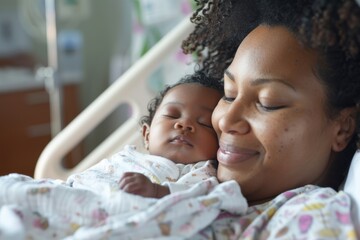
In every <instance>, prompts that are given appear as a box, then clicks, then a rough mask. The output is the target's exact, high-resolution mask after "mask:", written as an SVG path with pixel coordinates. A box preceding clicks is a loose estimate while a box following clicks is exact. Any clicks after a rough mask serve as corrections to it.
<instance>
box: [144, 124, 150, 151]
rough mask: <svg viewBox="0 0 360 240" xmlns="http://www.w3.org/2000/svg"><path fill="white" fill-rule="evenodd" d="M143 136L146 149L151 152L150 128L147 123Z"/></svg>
mask: <svg viewBox="0 0 360 240" xmlns="http://www.w3.org/2000/svg"><path fill="white" fill-rule="evenodd" d="M142 135H143V140H144V147H145V149H146V150H149V135H150V126H149V125H148V124H146V123H144V124H143V125H142Z"/></svg>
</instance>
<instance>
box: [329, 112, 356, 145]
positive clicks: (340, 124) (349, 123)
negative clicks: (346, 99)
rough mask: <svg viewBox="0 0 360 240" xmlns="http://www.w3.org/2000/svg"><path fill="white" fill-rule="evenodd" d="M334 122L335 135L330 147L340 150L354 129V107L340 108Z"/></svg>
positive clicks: (347, 141)
mask: <svg viewBox="0 0 360 240" xmlns="http://www.w3.org/2000/svg"><path fill="white" fill-rule="evenodd" d="M336 124H337V128H336V133H335V134H336V136H335V138H334V141H333V144H332V149H333V150H334V151H335V152H340V151H342V150H344V149H345V148H346V146H347V145H348V143H349V142H350V140H351V138H352V136H353V134H354V132H355V130H356V107H351V108H350V107H349V108H345V109H343V110H341V112H340V114H339V117H338V119H337V120H336Z"/></svg>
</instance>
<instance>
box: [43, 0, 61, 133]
mask: <svg viewBox="0 0 360 240" xmlns="http://www.w3.org/2000/svg"><path fill="white" fill-rule="evenodd" d="M45 18H46V42H47V53H48V67H42V68H40V69H39V70H38V74H39V77H40V78H42V79H44V82H45V87H46V90H47V91H48V93H49V98H50V120H51V136H52V137H55V136H56V134H58V133H59V132H60V131H61V128H62V88H61V83H60V82H59V78H58V77H57V70H58V53H57V34H56V12H55V0H45Z"/></svg>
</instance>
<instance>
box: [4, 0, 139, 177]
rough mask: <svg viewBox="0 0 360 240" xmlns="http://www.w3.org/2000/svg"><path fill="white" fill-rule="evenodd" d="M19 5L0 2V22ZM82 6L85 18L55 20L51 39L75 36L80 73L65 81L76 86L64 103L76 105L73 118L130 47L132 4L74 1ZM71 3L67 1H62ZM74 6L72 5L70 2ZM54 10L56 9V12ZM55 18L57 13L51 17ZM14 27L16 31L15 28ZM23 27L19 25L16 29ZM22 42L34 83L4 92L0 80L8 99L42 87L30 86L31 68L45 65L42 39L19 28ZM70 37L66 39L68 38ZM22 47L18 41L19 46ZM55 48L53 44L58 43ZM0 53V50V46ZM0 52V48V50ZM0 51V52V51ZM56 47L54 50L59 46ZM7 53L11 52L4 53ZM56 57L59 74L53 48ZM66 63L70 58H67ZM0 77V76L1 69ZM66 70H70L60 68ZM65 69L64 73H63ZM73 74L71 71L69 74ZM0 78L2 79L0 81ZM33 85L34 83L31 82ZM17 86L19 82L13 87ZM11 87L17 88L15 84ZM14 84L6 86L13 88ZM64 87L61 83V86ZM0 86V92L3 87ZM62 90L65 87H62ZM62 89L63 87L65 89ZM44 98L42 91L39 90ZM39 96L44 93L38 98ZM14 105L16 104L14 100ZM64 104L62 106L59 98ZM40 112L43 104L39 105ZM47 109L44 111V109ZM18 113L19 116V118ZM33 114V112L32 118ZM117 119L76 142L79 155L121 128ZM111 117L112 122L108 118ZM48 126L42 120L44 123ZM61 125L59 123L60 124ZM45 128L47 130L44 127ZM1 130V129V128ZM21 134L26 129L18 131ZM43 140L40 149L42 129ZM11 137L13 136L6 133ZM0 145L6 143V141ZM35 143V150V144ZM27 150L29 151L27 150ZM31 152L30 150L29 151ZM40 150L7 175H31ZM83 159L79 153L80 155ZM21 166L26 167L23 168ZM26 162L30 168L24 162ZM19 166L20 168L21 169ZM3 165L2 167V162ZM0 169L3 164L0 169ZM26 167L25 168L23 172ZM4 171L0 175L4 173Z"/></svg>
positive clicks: (103, 86)
mask: <svg viewBox="0 0 360 240" xmlns="http://www.w3.org/2000/svg"><path fill="white" fill-rule="evenodd" d="M22 1H24V0H17V1H14V0H1V1H0V17H1V16H4V15H7V14H9V13H10V14H13V15H18V14H19V9H20V7H21V4H22ZM25 1H31V3H32V4H34V5H35V6H36V5H37V4H38V5H41V3H40V4H39V2H41V1H42V2H43V0H39V1H38V0H25ZM60 1H63V2H65V1H66V0H56V1H55V2H56V3H57V5H56V6H58V4H59V2H60ZM79 1H82V2H86V4H85V5H83V6H85V7H86V11H87V14H85V15H84V17H83V18H82V19H74V21H73V22H72V19H71V18H69V19H61V18H60V19H57V34H58V38H59V37H60V35H61V34H62V33H63V32H70V33H71V32H72V33H75V36H77V37H79V36H80V37H81V46H78V49H77V50H78V51H79V52H78V57H79V58H78V59H77V62H76V64H77V65H76V67H77V70H78V72H80V74H79V75H78V77H77V78H78V79H75V80H73V79H72V80H71V81H70V82H71V85H72V86H76V91H75V92H76V93H75V94H76V96H75V98H74V99H75V100H74V101H76V102H73V103H70V104H73V105H74V107H75V106H76V112H74V111H73V113H74V114H73V117H74V115H76V114H78V113H79V112H80V111H81V110H83V109H84V108H86V107H87V106H88V105H89V104H90V103H91V102H92V101H93V100H94V99H95V98H96V97H97V96H99V95H100V94H101V93H102V92H103V91H104V90H105V89H106V88H107V87H108V86H109V85H110V81H109V76H110V75H111V74H110V67H109V66H110V62H111V59H112V57H113V56H114V55H126V54H128V49H129V46H130V45H131V14H132V13H131V8H132V3H131V1H132V0H105V1H98V0H79ZM68 2H72V1H68ZM73 2H76V1H73ZM57 11H58V8H57ZM57 14H58V12H57ZM17 27H18V26H17ZM22 28H24V26H22ZM22 31H23V33H22V34H23V35H22V37H24V39H26V49H25V51H26V52H27V54H28V55H29V56H30V58H31V65H32V66H31V70H32V71H33V73H34V74H33V76H31V77H30V78H32V81H33V82H34V84H31V85H32V86H31V89H30V88H29V89H28V85H29V84H28V83H26V84H23V86H16V88H12V89H7V87H8V84H3V83H4V82H5V81H4V79H0V88H1V93H0V95H1V96H3V95H8V94H11V95H12V94H17V93H18V92H22V91H24V90H26V91H28V90H31V91H33V90H36V91H37V89H40V88H41V89H42V91H43V89H44V86H43V85H44V84H42V83H40V82H36V81H35V72H36V68H37V67H39V66H47V64H48V61H47V60H48V59H47V57H48V56H47V43H46V41H45V39H43V40H39V39H37V38H36V37H34V36H31V34H29V33H28V32H27V31H26V30H25V29H22ZM68 37H71V34H70V35H68ZM23 42H24V41H23ZM58 43H59V39H58ZM0 48H1V47H0ZM3 48H4V47H3ZM3 48H1V49H3ZM59 48H60V47H59ZM1 49H0V50H1ZM10 54H11V53H10ZM58 55H59V56H58V58H59V69H60V70H61V71H62V70H64V69H65V68H64V65H66V61H67V60H69V59H66V58H64V59H61V56H60V55H61V49H58ZM7 58H9V57H8V56H4V54H1V53H0V63H1V62H3V61H2V60H3V59H7ZM70 60H72V59H70ZM0 67H1V69H0V70H1V72H2V71H3V69H5V68H3V67H2V66H0ZM66 67H71V66H66ZM65 70H66V69H65ZM72 70H74V69H72ZM0 78H3V75H1V76H0ZM59 79H60V82H61V81H62V77H61V76H59ZM35 82H36V83H35ZM19 84H20V85H22V83H19ZM19 84H17V85H19ZM13 85H14V84H11V86H12V87H13ZM66 85H67V84H66ZM3 87H4V88H3ZM64 87H65V84H64ZM66 87H67V86H66ZM44 93H45V91H44ZM43 95H44V94H43ZM66 97H67V95H64V98H66ZM16 101H17V100H16ZM64 101H66V100H65V99H64ZM11 104H12V103H11V102H6V103H3V105H11ZM44 107H45V105H44ZM48 107H49V106H47V108H48ZM13 111H17V109H13ZM22 114H23V113H21V112H20V113H19V115H20V116H23V115H22ZM29 114H30V115H33V114H35V113H34V112H31V111H30V112H29ZM36 114H38V113H36ZM41 114H42V115H46V116H43V117H44V118H45V119H49V118H50V116H49V109H47V110H46V111H45V110H44V111H43V112H42V113H41ZM122 116H123V115H122V114H121V115H117V116H116V119H113V120H111V117H110V118H109V119H106V120H105V122H104V123H102V124H100V126H99V127H97V128H96V129H95V130H94V131H93V132H92V133H91V134H90V135H89V136H88V137H87V138H86V139H85V141H84V142H82V143H81V147H82V150H83V151H84V152H87V151H90V150H91V149H92V148H93V146H96V145H97V144H98V143H99V142H100V141H102V139H103V138H105V137H106V136H107V134H108V132H110V131H112V129H113V128H114V127H113V125H114V123H118V124H121V123H122V122H123V121H124V119H123V117H122ZM112 118H113V117H112ZM18 121H19V119H13V120H11V119H10V120H9V122H10V123H12V122H14V123H15V122H18ZM47 121H48V120H47ZM109 122H110V123H111V124H109ZM64 125H65V124H64ZM47 126H49V125H47ZM2 128H8V127H7V126H2ZM2 128H1V129H2ZM24 130H25V131H26V129H24ZM45 132H47V133H45V134H46V135H47V136H46V137H44V138H42V140H41V143H39V144H40V145H41V146H42V147H41V148H42V149H43V148H44V147H45V145H46V142H48V141H49V140H50V133H49V130H45ZM12 135H14V136H15V133H14V134H12ZM29 141H32V142H34V141H33V140H29ZM3 142H8V141H6V139H4V141H1V143H3ZM20 142H22V139H19V141H18V143H20ZM39 144H38V145H39ZM19 148H21V146H19V144H17V145H15V144H11V145H9V146H4V145H2V146H1V149H3V151H7V152H9V153H8V154H7V155H6V154H5V156H9V157H6V159H4V158H5V157H4V154H3V157H2V159H1V161H2V162H3V161H6V162H11V161H13V159H10V156H15V153H16V152H19ZM29 151H31V150H29ZM32 151H35V150H34V149H33V150H32ZM39 151H40V150H36V154H35V155H36V156H27V157H24V158H23V159H22V160H19V158H16V157H15V158H16V159H18V160H17V161H19V164H15V165H17V166H19V168H17V167H14V168H10V169H11V170H10V171H11V172H20V173H26V174H31V172H32V171H33V167H34V166H35V162H36V160H37V157H38V154H40V152H39ZM84 154H85V153H84ZM25 162H26V164H25ZM29 162H31V163H29ZM23 163H24V164H23ZM5 164H7V163H5ZM1 165H3V164H1ZM21 165H24V167H25V165H26V169H24V168H23V167H22V166H21ZM29 168H31V169H29ZM4 173H6V172H1V174H4Z"/></svg>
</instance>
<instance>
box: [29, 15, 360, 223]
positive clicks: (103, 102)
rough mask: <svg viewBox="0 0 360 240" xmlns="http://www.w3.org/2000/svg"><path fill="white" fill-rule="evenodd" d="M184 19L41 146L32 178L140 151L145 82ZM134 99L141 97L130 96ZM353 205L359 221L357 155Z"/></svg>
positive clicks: (349, 185)
mask: <svg viewBox="0 0 360 240" xmlns="http://www.w3.org/2000/svg"><path fill="white" fill-rule="evenodd" d="M193 27H194V26H193V25H192V24H191V23H190V21H189V19H188V18H186V19H184V20H183V21H182V22H180V23H179V24H178V25H177V26H176V27H175V28H174V29H173V30H172V31H170V32H169V33H168V34H167V35H166V36H164V37H163V38H162V39H161V40H160V41H159V42H158V43H157V44H156V45H155V46H154V47H153V48H152V49H151V50H150V51H149V52H148V53H147V54H146V55H145V56H144V57H143V58H141V59H140V60H139V61H138V62H136V63H135V64H134V65H133V66H132V67H131V68H130V69H129V70H128V71H127V72H125V73H124V74H123V75H122V76H121V77H120V78H119V79H118V80H117V81H116V82H115V83H114V84H113V85H111V86H110V87H109V88H108V89H107V90H105V91H104V92H103V93H102V94H101V95H100V96H99V97H98V98H97V99H96V100H95V101H94V102H93V103H92V104H90V105H89V106H88V107H87V108H86V109H85V110H84V111H83V112H82V113H80V114H79V115H78V117H76V118H75V119H74V120H73V121H72V122H71V123H70V124H69V125H68V126H67V127H66V128H65V129H63V130H62V131H61V132H60V133H59V134H58V135H57V136H55V138H54V139H53V140H52V141H51V142H50V143H49V144H48V145H47V146H46V147H45V149H44V151H43V152H42V154H41V156H40V158H39V160H38V162H37V165H36V169H35V175H34V177H35V178H36V179H42V178H55V179H66V177H67V176H69V175H70V174H73V173H76V172H80V171H83V170H85V169H87V168H89V167H90V166H92V165H94V164H95V163H97V162H98V161H100V160H101V159H103V158H105V157H108V156H109V155H111V154H112V153H114V152H116V151H117V150H118V149H120V148H122V147H123V146H124V145H125V144H136V145H137V147H139V148H141V146H142V142H141V137H140V132H139V125H138V121H139V118H140V117H141V116H142V115H143V114H144V113H145V111H146V104H147V102H148V100H149V99H150V98H152V97H153V96H152V95H153V93H152V92H150V91H149V90H148V88H147V87H146V84H145V80H146V79H147V77H148V76H149V75H150V74H151V73H152V71H154V70H156V68H157V67H158V66H159V65H160V64H161V63H162V61H164V59H165V58H166V57H167V56H169V55H170V54H171V53H173V52H174V49H176V48H178V47H179V46H180V43H181V42H182V41H183V39H184V38H185V37H186V36H187V35H188V34H189V33H190V32H192V30H193ZM134 96H141V98H139V97H134ZM122 103H127V104H129V106H130V107H131V112H132V115H131V117H130V118H129V119H128V120H127V121H126V122H125V123H124V124H122V125H121V126H120V127H119V128H118V129H117V130H116V131H115V132H114V133H113V134H111V135H110V136H109V137H108V138H107V139H106V140H104V141H103V142H102V143H101V144H100V145H99V146H98V147H97V148H95V149H94V150H93V151H92V152H91V153H90V154H88V155H87V156H86V157H85V158H84V159H83V160H82V161H81V162H80V163H79V164H78V165H77V166H75V167H74V168H73V169H66V168H64V167H63V166H62V164H61V160H62V158H63V157H64V156H65V155H66V154H67V153H68V152H69V151H70V150H71V149H72V148H73V147H74V146H76V144H78V143H79V142H80V141H81V140H82V139H83V138H84V137H86V135H87V134H88V133H89V132H90V131H91V130H92V129H93V128H94V127H96V126H97V125H98V124H99V123H100V122H101V121H102V120H103V119H105V118H106V117H107V116H108V115H109V114H110V113H111V112H112V111H114V110H115V109H116V107H118V106H119V105H120V104H122ZM344 191H346V192H348V193H349V194H350V195H351V196H352V198H353V200H354V202H355V203H356V204H354V214H355V215H356V219H357V220H359V219H360V213H359V208H360V152H357V153H356V154H355V156H354V158H353V161H352V164H351V167H350V171H349V174H348V177H347V179H346V181H345V183H344Z"/></svg>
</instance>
